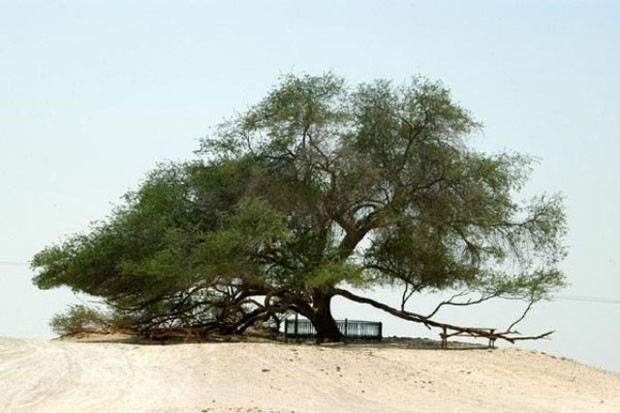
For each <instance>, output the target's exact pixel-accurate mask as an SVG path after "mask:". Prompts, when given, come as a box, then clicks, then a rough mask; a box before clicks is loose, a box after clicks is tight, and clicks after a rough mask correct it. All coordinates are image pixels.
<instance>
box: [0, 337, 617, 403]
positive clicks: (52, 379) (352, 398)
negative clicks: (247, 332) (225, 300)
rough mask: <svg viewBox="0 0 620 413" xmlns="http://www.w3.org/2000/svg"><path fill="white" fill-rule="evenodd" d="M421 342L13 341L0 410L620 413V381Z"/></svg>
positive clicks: (0, 365)
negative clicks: (154, 342) (186, 342)
mask: <svg viewBox="0 0 620 413" xmlns="http://www.w3.org/2000/svg"><path fill="white" fill-rule="evenodd" d="M421 344H424V342H419V341H415V340H411V341H405V340H400V341H397V342H389V341H388V342H384V343H381V344H352V345H347V346H344V345H342V344H338V345H325V346H320V347H319V346H314V345H309V344H283V343H273V342H238V343H203V344H178V345H138V344H131V343H129V344H127V343H125V344H124V343H118V342H72V341H45V340H22V339H11V338H2V339H0V388H1V389H2V391H1V392H0V411H2V412H63V413H66V412H211V413H216V412H270V413H284V412H286V413H291V412H296V413H303V412H317V413H318V412H426V413H427V412H610V413H612V412H613V413H617V412H618V411H620V374H618V373H612V372H608V371H604V370H600V369H596V368H592V367H588V366H585V365H582V364H579V363H576V362H574V361H571V360H567V359H562V358H558V357H555V356H552V355H546V354H542V353H536V352H532V351H526V350H518V349H496V350H488V349H482V348H480V349H472V350H459V349H452V350H443V351H442V350H436V349H429V348H428V347H429V345H426V346H424V345H421ZM425 347H426V348H425Z"/></svg>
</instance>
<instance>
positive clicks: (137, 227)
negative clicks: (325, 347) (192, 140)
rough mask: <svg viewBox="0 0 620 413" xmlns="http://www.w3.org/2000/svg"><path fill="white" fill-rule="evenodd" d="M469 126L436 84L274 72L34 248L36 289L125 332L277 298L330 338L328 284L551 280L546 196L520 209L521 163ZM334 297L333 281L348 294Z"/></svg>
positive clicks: (506, 284)
mask: <svg viewBox="0 0 620 413" xmlns="http://www.w3.org/2000/svg"><path fill="white" fill-rule="evenodd" d="M478 127H479V125H478V124H477V123H476V122H475V121H473V120H472V118H471V116H470V114H469V113H468V112H467V111H466V110H464V109H463V108H461V107H460V106H458V105H457V104H455V103H454V102H453V101H452V100H451V97H450V95H449V92H448V90H446V89H445V88H444V87H443V86H442V85H441V84H439V83H435V82H430V81H427V80H424V79H414V80H413V81H412V82H411V83H410V84H407V85H403V86H394V85H393V84H392V83H390V82H387V81H376V82H373V83H370V84H362V85H359V86H357V87H355V88H350V87H348V86H347V85H346V84H345V82H344V81H343V80H342V79H340V78H338V77H336V76H333V75H331V74H328V75H324V76H318V77H313V76H305V77H295V76H287V77H285V78H284V79H283V80H282V82H281V84H280V85H278V86H277V87H275V88H274V89H273V90H272V91H271V92H270V93H269V94H268V95H267V97H266V98H265V99H264V100H263V101H261V102H260V103H259V104H257V105H255V106H254V107H252V108H250V109H249V110H248V111H247V112H246V113H243V114H241V115H238V116H237V117H235V118H233V119H231V120H229V121H227V122H225V123H224V124H222V125H220V126H219V127H218V128H217V130H216V132H215V133H214V134H213V136H210V137H208V138H205V139H204V140H203V142H202V146H201V149H200V151H199V153H200V154H201V155H202V156H203V157H204V159H203V160H198V161H194V162H188V163H184V164H168V165H162V166H160V167H159V168H158V169H157V170H155V171H153V172H152V173H151V174H150V175H149V176H148V177H147V179H146V180H145V182H144V183H143V184H142V185H141V187H140V188H139V189H138V190H137V191H136V192H133V193H130V194H128V195H127V196H126V197H125V202H124V204H123V205H122V206H121V207H119V208H118V209H117V210H115V211H114V213H113V214H112V216H111V217H109V218H108V219H107V220H105V221H104V222H102V223H100V224H97V225H95V226H94V227H93V228H91V231H90V232H89V233H88V234H86V235H77V236H74V237H72V238H70V239H69V240H68V241H67V242H65V243H63V244H61V245H56V246H52V247H49V248H47V249H45V250H43V251H41V252H40V253H38V254H37V255H36V256H35V257H34V260H33V266H34V267H35V268H36V269H37V270H38V272H37V275H36V277H35V280H34V281H35V283H36V284H37V285H38V286H39V287H41V288H52V287H57V286H62V285H66V286H70V287H71V288H73V289H75V290H77V291H83V292H86V293H88V294H91V295H94V296H97V297H101V298H103V299H104V300H105V302H106V303H107V304H108V305H110V306H112V307H113V308H114V309H115V310H116V311H118V312H121V313H123V314H124V316H125V317H128V318H130V319H131V320H133V323H134V325H135V327H136V328H137V329H144V330H148V329H149V328H153V327H157V326H162V325H171V326H201V327H204V328H205V331H209V330H216V329H217V330H220V331H223V332H240V331H243V330H244V329H245V328H247V327H248V326H250V325H252V324H253V323H256V322H258V321H261V320H263V321H264V320H267V319H269V318H273V319H275V320H278V318H279V317H280V316H281V315H282V314H284V313H285V312H288V311H293V312H298V313H300V314H302V315H303V316H306V317H308V318H309V319H310V320H311V321H312V322H313V323H314V325H315V326H316V327H317V329H318V330H319V332H320V333H321V334H322V335H323V336H324V337H327V338H330V339H334V340H337V339H338V338H339V333H338V331H337V329H336V328H335V324H334V323H333V318H332V316H331V312H330V300H331V298H332V297H333V296H334V295H343V294H341V293H340V292H341V291H343V288H344V289H345V290H346V289H347V288H348V287H351V286H354V287H357V288H359V289H362V290H363V289H367V288H371V287H373V286H376V285H392V286H397V287H401V288H405V289H406V294H404V295H403V303H402V308H401V313H402V314H403V315H410V314H414V313H410V312H408V311H407V310H406V307H405V304H407V303H406V301H407V300H408V298H409V297H410V296H411V294H412V293H416V292H425V291H426V292H428V291H443V290H451V291H457V292H458V291H468V292H471V293H478V294H479V295H480V298H481V299H482V300H486V299H488V298H493V297H517V298H522V299H525V300H528V301H530V302H534V301H537V300H539V299H542V298H544V297H546V296H547V294H548V293H549V292H551V291H554V290H555V289H557V288H559V287H561V286H562V285H563V283H564V277H563V275H562V274H561V272H560V271H559V270H558V269H557V264H558V262H559V261H560V260H561V259H562V258H563V257H564V254H565V251H564V248H563V246H562V237H563V235H564V230H565V228H564V225H565V224H564V213H563V207H562V205H561V200H560V199H559V198H558V197H540V198H536V199H533V200H531V201H530V202H529V203H527V204H524V205H520V204H519V203H517V202H515V201H514V199H513V198H514V196H515V194H516V193H517V192H518V190H519V189H521V187H522V185H523V184H524V183H525V181H526V179H527V174H528V172H529V167H530V160H529V158H527V157H525V156H521V155H514V154H506V153H501V154H496V155H488V154H484V153H480V152H477V151H475V150H474V149H472V148H470V147H468V146H467V145H466V141H465V140H466V138H467V136H468V135H469V134H471V133H472V132H473V131H474V130H476V129H477V128H478ZM348 295H349V296H350V295H351V294H350V292H349V294H348Z"/></svg>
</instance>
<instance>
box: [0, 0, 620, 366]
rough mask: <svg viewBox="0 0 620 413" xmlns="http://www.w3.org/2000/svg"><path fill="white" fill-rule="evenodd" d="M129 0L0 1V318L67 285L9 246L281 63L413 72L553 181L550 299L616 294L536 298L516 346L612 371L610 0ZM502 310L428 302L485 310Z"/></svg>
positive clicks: (614, 189)
mask: <svg viewBox="0 0 620 413" xmlns="http://www.w3.org/2000/svg"><path fill="white" fill-rule="evenodd" d="M127 3H129V2H113V1H109V0H108V1H80V2H78V1H73V2H70V1H50V0H46V1H38V2H34V1H17V0H14V1H0V143H1V146H0V148H1V150H0V190H1V194H2V195H1V196H2V202H0V230H1V235H0V262H5V263H4V264H3V263H0V335H10V336H21V337H49V336H50V335H51V332H50V331H49V329H48V328H47V320H48V319H49V317H50V316H51V315H52V314H53V313H54V312H56V311H59V310H61V309H63V308H64V306H65V305H66V304H67V303H70V302H75V298H73V296H72V295H71V293H70V292H68V291H52V292H39V291H37V290H36V289H34V287H31V284H30V277H31V274H30V272H29V269H28V267H27V266H24V265H21V264H19V263H21V262H27V261H29V260H30V259H31V257H32V255H33V254H34V253H35V252H36V251H38V250H40V249H41V248H43V247H44V246H46V245H49V244H51V243H54V242H57V241H59V240H60V239H62V237H63V236H66V235H69V234H72V233H75V232H78V231H86V230H87V229H88V225H89V223H90V222H91V221H93V220H97V219H102V218H104V217H105V216H106V215H107V214H108V213H109V212H110V210H111V207H112V205H113V204H114V203H118V202H119V197H120V196H121V195H122V194H123V193H124V192H126V191H127V190H129V189H131V188H135V187H136V186H137V185H138V184H139V182H140V180H141V179H142V177H143V176H144V175H145V173H146V172H147V171H148V170H149V169H151V168H153V167H154V166H155V165H156V163H157V162H160V161H163V160H167V159H171V160H181V159H187V158H191V157H193V156H194V155H193V153H192V151H193V150H194V149H196V148H197V147H198V143H197V139H198V138H200V137H201V136H204V135H205V134H206V133H208V128H209V127H210V126H213V125H215V124H216V123H218V122H219V121H221V120H222V118H224V117H226V116H229V115H231V114H232V113H233V112H234V111H235V110H238V111H242V110H244V109H245V108H247V107H248V106H249V105H250V104H252V103H255V102H256V101H257V100H258V99H260V98H261V97H262V96H263V95H264V94H265V92H266V91H267V90H268V89H269V87H270V86H272V85H274V84H275V83H277V79H278V77H279V76H280V75H281V74H284V73H289V72H293V73H297V74H302V73H310V74H320V73H323V72H325V71H329V70H331V71H334V72H335V73H336V74H338V75H341V76H344V77H345V78H347V79H348V81H349V82H350V83H352V84H354V83H357V82H362V81H369V80H372V79H375V78H387V79H393V80H394V81H395V82H403V81H406V80H407V79H409V78H410V77H411V76H412V75H415V74H421V75H424V76H427V77H429V78H431V79H439V80H441V81H443V82H444V84H445V85H446V86H448V87H449V88H450V89H451V90H452V93H453V97H454V99H455V100H456V101H457V102H459V103H461V104H462V105H463V106H465V107H466V108H468V109H469V110H471V112H472V113H473V115H474V117H475V118H476V119H478V120H479V121H481V122H482V123H483V124H484V126H485V127H484V131H483V133H480V134H477V135H475V136H473V137H472V140H471V143H472V144H473V145H474V146H476V147H478V148H480V149H483V150H486V151H496V150H514V151H518V152H524V153H529V154H531V155H534V156H536V157H538V158H540V163H539V164H538V165H537V166H536V169H535V171H534V173H533V176H532V180H531V183H530V185H528V187H527V188H526V189H525V191H524V193H523V198H525V197H527V196H530V195H532V194H535V193H543V192H547V193H556V192H561V193H563V194H564V195H565V196H566V206H567V213H568V223H569V227H570V234H569V236H568V238H567V244H568V246H569V247H570V255H569V258H568V259H567V260H566V261H565V262H564V263H563V265H562V267H563V269H564V270H565V271H566V274H567V276H568V280H569V282H570V283H571V287H569V288H568V289H566V290H565V291H564V292H563V293H562V294H561V296H564V297H569V298H570V297H575V296H593V297H602V298H606V299H610V300H612V301H613V300H616V302H615V303H594V302H579V301H568V300H562V299H558V300H556V301H554V302H551V303H544V304H543V305H541V306H539V308H538V309H537V310H536V311H535V312H534V313H532V315H531V317H530V319H529V320H528V322H527V323H526V324H524V326H523V330H524V331H525V332H528V333H535V332H539V331H542V330H545V329H556V330H557V332H556V334H555V335H554V336H553V339H552V340H551V341H545V342H536V343H530V344H527V346H530V347H532V348H537V349H541V350H544V351H552V352H556V353H559V354H562V355H566V356H568V357H573V358H576V359H578V360H581V361H584V362H587V363H590V364H595V365H598V366H602V367H606V368H610V369H615V370H618V371H620V354H619V352H618V351H617V347H616V343H617V342H618V340H619V339H620V322H619V321H618V320H620V279H619V277H618V273H619V253H618V246H619V244H618V242H617V238H618V234H620V221H619V220H618V218H617V211H616V210H617V208H618V205H620V195H619V193H618V188H619V184H620V132H618V131H619V130H620V113H619V110H620V109H619V108H620V48H619V46H618V43H619V41H620V29H619V28H620V25H619V24H618V22H619V21H620V3H618V2H617V1H607V2H605V1H585V0H584V1H562V2H560V1H534V0H532V1H494V2H491V1H488V2H482V1H478V2H476V1H468V2H463V1H440V2H432V1H427V2H421V1H381V2H379V1H376V2H364V1H359V0H357V1H340V2H333V1H314V2H306V3H311V4H306V3H304V4H302V2H294V1H286V2H285V1H280V2H277V1H261V2H257V1H235V2H227V1H220V2H208V1H202V2H198V1H174V2H173V1H167V2H165V1H142V2H140V1H134V2H131V4H127ZM6 262H15V263H17V264H6ZM378 294H382V295H386V294H387V293H386V292H379V293H378ZM422 305H424V300H423V302H422ZM337 310H338V311H337V315H339V316H343V317H344V316H349V317H356V318H361V317H367V318H375V319H384V320H385V321H386V322H387V325H386V328H385V330H386V332H387V333H388V334H411V335H421V334H426V333H425V330H424V329H423V328H421V327H419V326H413V325H409V324H405V323H402V322H396V321H393V320H390V319H389V318H387V317H385V318H384V316H382V315H380V314H378V313H375V312H370V311H366V310H363V312H361V311H362V310H360V308H359V307H356V306H351V305H342V303H337ZM514 311H516V309H515V308H514V307H513V306H512V305H507V304H505V303H501V304H498V305H496V306H491V307H489V308H488V309H486V310H485V311H477V312H470V313H467V315H464V314H452V315H450V314H446V315H445V317H446V318H445V319H450V320H451V321H452V320H455V319H456V320H457V321H462V322H463V323H467V324H469V325H473V326H485V325H486V324H487V323H489V324H492V325H496V324H497V323H499V322H500V320H503V321H506V320H507V319H508V318H509V317H512V316H513V315H514ZM433 334H435V335H436V333H433Z"/></svg>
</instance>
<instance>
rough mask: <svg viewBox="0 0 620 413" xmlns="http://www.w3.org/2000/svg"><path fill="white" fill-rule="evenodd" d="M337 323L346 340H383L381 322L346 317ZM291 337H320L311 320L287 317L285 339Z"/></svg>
mask: <svg viewBox="0 0 620 413" xmlns="http://www.w3.org/2000/svg"><path fill="white" fill-rule="evenodd" d="M336 325H337V326H338V330H340V333H342V336H343V338H344V340H345V341H347V340H350V339H359V340H381V338H382V335H383V324H382V323H381V322H375V321H359V320H348V319H345V320H336ZM290 338H317V340H319V339H320V337H318V335H317V332H316V329H315V328H314V326H313V325H312V323H311V322H310V320H306V319H302V320H299V319H286V320H285V321H284V339H285V340H288V339H290Z"/></svg>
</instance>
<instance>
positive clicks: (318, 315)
mask: <svg viewBox="0 0 620 413" xmlns="http://www.w3.org/2000/svg"><path fill="white" fill-rule="evenodd" d="M332 297H333V294H326V293H316V294H314V297H313V306H312V307H313V309H314V314H313V316H312V317H311V318H310V321H311V322H312V325H313V326H314V328H315V329H316V332H317V341H318V342H322V341H324V340H327V341H341V340H342V333H340V330H338V325H337V324H336V320H334V317H333V316H332V312H331V300H332Z"/></svg>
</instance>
